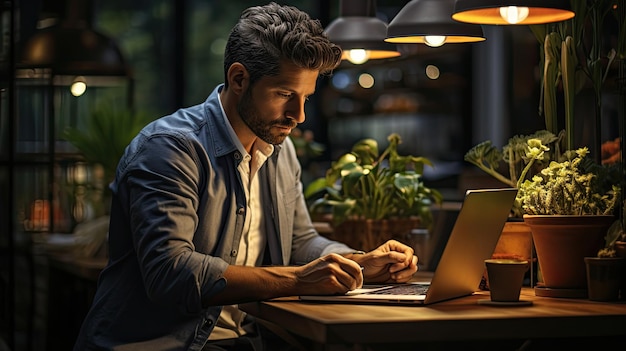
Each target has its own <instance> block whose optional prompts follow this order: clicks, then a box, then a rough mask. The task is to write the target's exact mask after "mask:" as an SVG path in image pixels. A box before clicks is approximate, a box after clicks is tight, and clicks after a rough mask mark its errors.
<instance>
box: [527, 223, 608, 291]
mask: <svg viewBox="0 0 626 351" xmlns="http://www.w3.org/2000/svg"><path fill="white" fill-rule="evenodd" d="M613 221H614V217H613V216H559V215H524V222H525V223H526V224H528V226H529V227H530V230H531V232H532V237H533V241H534V243H535V250H536V252H537V259H538V261H539V269H540V271H541V275H542V277H543V285H544V286H545V287H546V288H550V289H585V290H586V288H587V276H586V275H587V274H586V267H585V260H584V258H585V257H595V256H596V255H597V253H598V250H599V249H600V248H602V247H603V246H604V236H605V235H606V231H607V230H608V228H609V226H610V225H611V224H612V223H613Z"/></svg>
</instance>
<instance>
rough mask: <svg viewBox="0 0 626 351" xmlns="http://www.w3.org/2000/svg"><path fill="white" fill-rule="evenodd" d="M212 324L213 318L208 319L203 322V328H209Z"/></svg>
mask: <svg viewBox="0 0 626 351" xmlns="http://www.w3.org/2000/svg"><path fill="white" fill-rule="evenodd" d="M212 325H213V320H211V319H208V320H207V321H206V322H204V327H205V328H210V327H211V326H212Z"/></svg>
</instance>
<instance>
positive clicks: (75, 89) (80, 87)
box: [70, 77, 87, 96]
mask: <svg viewBox="0 0 626 351" xmlns="http://www.w3.org/2000/svg"><path fill="white" fill-rule="evenodd" d="M86 90H87V83H86V82H85V78H83V77H77V78H76V79H74V82H72V85H71V86H70V92H71V93H72V95H74V96H81V95H83V94H84V93H85V91H86Z"/></svg>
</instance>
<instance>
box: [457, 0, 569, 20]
mask: <svg viewBox="0 0 626 351" xmlns="http://www.w3.org/2000/svg"><path fill="white" fill-rule="evenodd" d="M574 15H575V14H574V12H573V11H572V10H571V8H570V6H569V1H568V0H505V1H503V0H456V4H455V6H454V14H453V15H452V18H453V19H454V20H456V21H460V22H465V23H476V24H504V25H510V24H519V25H529V24H541V23H551V22H560V21H565V20H568V19H570V18H572V17H574Z"/></svg>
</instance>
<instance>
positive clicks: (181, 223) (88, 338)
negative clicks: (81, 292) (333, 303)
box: [75, 3, 417, 351]
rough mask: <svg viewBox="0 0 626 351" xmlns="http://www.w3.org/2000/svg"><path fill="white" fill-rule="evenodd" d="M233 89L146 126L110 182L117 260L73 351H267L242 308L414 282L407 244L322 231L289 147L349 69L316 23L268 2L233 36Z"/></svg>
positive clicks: (228, 86)
mask: <svg viewBox="0 0 626 351" xmlns="http://www.w3.org/2000/svg"><path fill="white" fill-rule="evenodd" d="M224 56H225V59H224V73H225V82H224V84H223V85H220V86H218V87H217V88H216V89H215V90H214V91H213V93H212V94H211V95H210V96H209V97H208V99H207V100H206V101H205V102H204V103H202V104H200V105H197V106H193V107H190V108H185V109H181V110H179V111H177V112H175V113H174V114H172V115H169V116H165V117H162V118H161V119H158V120H156V121H154V122H152V123H151V124H149V125H148V126H146V127H145V128H144V129H143V130H142V131H141V132H140V133H139V134H138V135H137V137H136V138H135V139H134V140H133V141H132V142H131V143H130V145H129V146H128V147H127V149H126V152H125V154H124V156H123V157H122V158H121V160H120V163H119V165H118V169H117V172H116V178H115V180H114V182H113V183H112V184H111V190H112V192H113V203H112V207H111V222H110V229H109V263H108V265H107V267H106V268H105V269H104V271H103V272H102V274H101V277H100V280H99V284H98V290H97V292H96V295H95V298H94V302H93V306H92V308H91V310H90V312H89V314H88V316H87V317H86V319H85V321H84V323H83V327H82V329H81V333H80V335H79V337H78V340H77V342H76V345H75V350H81V351H82V350H90V349H98V350H100V349H106V350H110V349H114V350H151V351H153V350H202V349H203V348H204V350H225V349H233V350H235V349H236V350H244V349H250V350H260V349H262V347H263V345H262V343H263V342H265V341H264V340H261V337H260V333H264V332H265V329H261V328H259V327H258V326H257V324H256V323H254V321H253V320H252V318H250V317H248V316H246V315H245V314H244V313H242V312H241V311H239V310H238V309H237V306H236V304H238V303H241V302H244V301H253V300H263V299H270V298H275V297H280V296H291V295H299V294H341V293H345V292H347V291H349V290H352V289H355V288H358V287H360V286H361V285H362V283H363V281H364V280H365V281H371V282H405V281H407V280H409V279H410V278H411V276H412V275H413V273H415V271H416V270H417V265H416V264H417V257H416V256H414V255H413V250H412V249H411V248H409V247H408V246H405V245H403V244H400V243H398V242H395V241H390V242H388V243H386V244H384V245H382V246H381V247H379V248H378V249H376V250H374V251H372V252H369V253H360V252H356V251H355V250H354V249H352V248H349V247H347V246H346V245H343V244H340V243H337V242H334V241H330V240H328V239H326V238H324V237H321V236H320V235H318V233H317V232H316V231H315V230H314V229H313V226H312V224H311V220H310V218H309V215H308V212H307V208H306V204H305V201H304V199H303V194H302V184H301V183H300V165H299V164H298V160H297V158H296V154H295V150H294V147H293V144H292V143H291V142H290V140H289V139H288V138H287V137H288V136H289V133H290V132H291V130H292V129H293V128H294V127H296V125H297V124H298V123H302V122H304V119H305V116H304V104H305V102H306V101H307V99H308V97H309V96H310V95H312V94H313V93H314V91H315V85H316V81H317V79H318V76H319V75H320V74H326V73H330V72H331V71H332V69H334V68H335V67H336V66H337V65H338V64H339V62H340V57H341V50H340V49H339V47H337V46H336V45H334V44H332V43H331V42H329V41H328V39H327V37H326V36H325V35H324V33H323V28H322V27H321V26H320V23H319V21H316V20H312V19H311V18H309V16H308V15H307V14H305V13H303V12H301V11H299V10H297V9H296V8H293V7H287V6H279V5H277V4H275V3H271V4H269V5H267V6H263V7H252V8H249V9H247V10H245V11H244V12H243V13H242V15H241V18H240V20H239V22H238V23H237V25H236V26H235V27H234V28H233V30H232V32H231V33H230V37H229V39H228V43H227V46H226V52H225V55H224Z"/></svg>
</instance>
